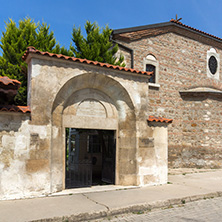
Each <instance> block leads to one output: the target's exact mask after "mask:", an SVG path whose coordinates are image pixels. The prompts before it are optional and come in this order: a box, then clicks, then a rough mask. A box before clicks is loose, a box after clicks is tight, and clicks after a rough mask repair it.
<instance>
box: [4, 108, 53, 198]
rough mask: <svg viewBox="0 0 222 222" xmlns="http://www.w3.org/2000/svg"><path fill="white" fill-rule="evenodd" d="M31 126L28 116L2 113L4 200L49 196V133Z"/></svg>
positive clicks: (41, 128)
mask: <svg viewBox="0 0 222 222" xmlns="http://www.w3.org/2000/svg"><path fill="white" fill-rule="evenodd" d="M29 122H30V115H29V114H23V113H7V112H1V113H0V123H1V124H0V199H1V200H2V199H3V200H4V199H16V198H24V197H33V196H40V195H45V194H48V193H50V174H49V172H50V170H49V146H45V145H44V141H45V140H46V138H47V137H48V135H47V129H46V127H38V126H30V125H29Z"/></svg>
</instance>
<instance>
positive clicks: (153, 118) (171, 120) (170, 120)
mask: <svg viewBox="0 0 222 222" xmlns="http://www.w3.org/2000/svg"><path fill="white" fill-rule="evenodd" d="M147 121H148V122H161V123H172V122H173V119H167V118H163V117H156V116H149V118H148V120H147Z"/></svg>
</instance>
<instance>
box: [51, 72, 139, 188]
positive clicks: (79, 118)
mask: <svg viewBox="0 0 222 222" xmlns="http://www.w3.org/2000/svg"><path fill="white" fill-rule="evenodd" d="M135 119H136V118H135V113H134V106H133V102H132V100H131V98H130V96H129V94H128V92H127V90H126V89H125V88H124V87H123V86H122V85H121V84H120V83H119V82H117V81H116V80H114V79H113V78H111V77H108V76H106V75H102V74H95V73H87V74H83V75H79V76H76V77H74V78H72V79H70V80H69V81H68V82H67V83H66V84H65V85H64V86H63V87H62V88H61V90H60V91H59V93H58V94H57V96H56V99H55V101H54V105H53V110H52V138H53V139H52V146H51V148H52V149H51V155H52V158H51V160H52V162H51V181H52V184H51V191H52V192H54V191H57V190H61V189H64V188H66V187H69V185H68V184H69V182H70V181H73V182H70V184H71V186H73V187H75V186H85V185H91V184H92V183H93V176H94V177H96V175H97V173H96V168H95V167H94V169H93V167H92V165H93V163H94V164H95V162H96V163H98V162H99V161H100V164H98V167H99V169H97V170H98V172H99V173H101V180H102V181H104V182H105V181H106V182H110V183H114V184H122V185H126V184H127V183H128V182H127V181H128V178H129V179H130V184H131V185H133V184H135V185H136V184H137V164H136V158H135V157H136V139H135V138H136V122H135ZM67 131H68V132H67ZM67 133H68V137H69V136H71V135H74V136H73V137H75V139H73V140H75V141H73V143H76V144H75V147H74V150H72V148H70V147H69V146H70V144H69V142H68V144H67V139H68V140H69V138H67ZM81 138H82V140H81ZM93 139H94V141H96V140H97V141H98V142H99V145H98V146H97V145H96V144H94V142H93ZM128 139H130V141H131V142H130V143H126V141H127V140H128ZM70 142H72V141H70ZM78 143H79V144H78ZM80 143H82V146H80ZM125 144H127V147H126V146H125V147H124V145H125ZM78 146H79V147H78ZM93 146H94V148H92V147H93ZM96 146H97V148H96ZM99 147H100V148H99ZM80 149H81V152H80ZM93 149H100V151H101V152H100V154H98V153H97V155H96V154H95V155H93V152H94V150H93ZM97 151H98V150H97ZM67 152H72V154H70V153H68V157H67ZM124 152H125V153H124ZM80 154H81V155H82V156H81V155H80ZM110 155H111V156H110ZM109 157H110V158H109ZM67 158H68V159H67ZM72 158H73V159H72ZM69 159H70V162H69ZM71 159H72V160H73V162H75V163H76V165H73V166H72V167H73V172H72V173H71V174H72V175H71V174H70V175H68V174H69V173H70V172H67V163H68V164H69V163H71V162H72V161H71ZM87 160H88V162H87ZM101 161H102V162H101ZM129 162H130V167H127V164H129ZM80 163H82V164H85V166H86V165H87V164H88V165H90V166H89V168H88V173H89V174H90V173H91V176H92V181H91V182H89V184H87V183H88V182H84V183H82V182H83V181H85V180H87V181H90V180H89V179H86V177H87V176H86V174H87V172H84V170H82V172H81V169H80V168H81V166H80ZM132 166H133V167H132ZM90 167H91V169H90ZM111 171H113V174H112V173H111ZM76 172H77V173H76ZM110 174H111V175H110ZM81 176H82V178H83V177H84V179H82V182H80V183H79V184H80V185H77V184H75V183H77V181H78V180H79V179H77V177H81ZM89 177H90V176H89ZM75 178H76V179H75ZM68 181H69V182H68ZM81 183H82V185H81Z"/></svg>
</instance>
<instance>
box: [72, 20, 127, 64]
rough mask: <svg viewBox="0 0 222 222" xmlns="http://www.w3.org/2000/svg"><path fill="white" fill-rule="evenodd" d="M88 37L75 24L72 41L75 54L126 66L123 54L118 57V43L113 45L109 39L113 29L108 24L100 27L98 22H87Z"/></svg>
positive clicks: (78, 56)
mask: <svg viewBox="0 0 222 222" xmlns="http://www.w3.org/2000/svg"><path fill="white" fill-rule="evenodd" d="M85 31H86V37H84V36H83V34H82V31H81V28H76V27H75V26H74V28H73V32H72V41H73V42H74V46H72V45H71V46H70V49H71V51H72V52H73V53H74V56H75V57H77V58H82V59H89V60H93V61H98V62H103V63H109V64H112V65H119V66H125V63H124V62H123V61H124V57H123V56H122V55H120V56H119V58H117V56H116V53H117V51H118V45H113V43H112V42H111V41H109V38H110V35H111V32H112V30H110V29H109V27H108V26H106V27H105V28H102V29H101V28H100V27H99V26H98V24H97V23H96V22H94V23H91V22H89V21H87V22H86V24H85Z"/></svg>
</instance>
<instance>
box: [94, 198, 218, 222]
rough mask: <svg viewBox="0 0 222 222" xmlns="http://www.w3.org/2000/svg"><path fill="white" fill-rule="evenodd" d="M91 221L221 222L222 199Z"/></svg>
mask: <svg viewBox="0 0 222 222" xmlns="http://www.w3.org/2000/svg"><path fill="white" fill-rule="evenodd" d="M93 221H94V222H96V221H98V222H102V221H109V222H117V221H121V222H137V221H140V222H142V221H152V222H160V221H161V222H211V221H212V222H222V197H218V198H213V199H206V200H199V201H195V202H189V203H185V204H181V205H179V206H172V207H170V208H168V209H162V210H160V209H158V210H155V211H150V212H148V211H147V212H134V213H133V214H125V215H120V216H113V217H108V218H104V219H99V220H93Z"/></svg>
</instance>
